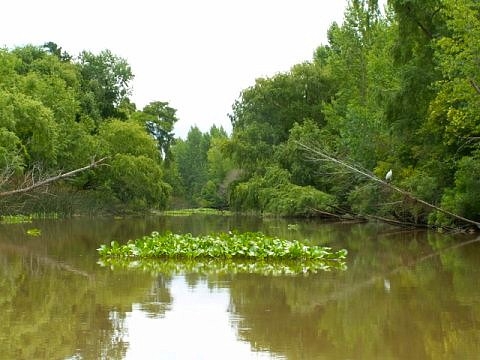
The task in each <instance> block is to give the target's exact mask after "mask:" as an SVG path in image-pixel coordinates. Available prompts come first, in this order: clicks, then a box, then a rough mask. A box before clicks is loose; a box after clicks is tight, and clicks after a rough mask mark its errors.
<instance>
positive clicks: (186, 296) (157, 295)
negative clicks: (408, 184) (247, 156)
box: [0, 216, 480, 359]
mask: <svg viewBox="0 0 480 360" xmlns="http://www.w3.org/2000/svg"><path fill="white" fill-rule="evenodd" d="M289 223H290V224H296V225H298V226H295V227H292V226H288V225H289ZM33 227H35V228H39V229H40V230H41V235H40V236H39V237H31V236H28V235H27V234H26V230H28V229H30V228H33ZM233 229H238V230H240V231H257V230H261V231H264V232H265V233H267V234H269V235H279V236H281V237H284V238H289V239H302V240H305V241H308V242H309V243H310V244H318V245H325V246H331V247H333V248H335V249H339V248H346V249H347V250H348V251H349V255H348V270H347V271H344V272H339V271H332V272H323V273H318V274H310V275H301V276H276V277H273V276H263V275H258V274H198V273H197V274H182V273H180V274H179V273H171V274H151V273H145V272H142V271H139V270H118V269H116V270H111V269H109V268H102V267H100V266H99V265H98V264H97V261H98V258H97V253H96V248H97V247H98V246H99V245H100V244H101V243H107V242H109V241H111V240H114V239H115V240H117V241H120V242H123V241H126V240H128V239H130V238H134V237H138V236H142V235H144V234H148V233H150V232H151V231H153V230H158V231H164V230H171V231H174V232H192V233H194V234H206V233H209V232H211V231H221V230H223V231H227V230H233ZM478 264H480V248H479V242H478V241H476V238H475V237H472V236H467V235H457V236H452V235H442V234H438V233H435V232H426V231H405V230H401V229H398V228H394V227H389V226H386V225H381V224H338V223H337V224H332V223H330V224H328V223H321V222H319V221H293V220H289V221H287V220H268V219H267V220H262V219H259V218H255V217H222V216H191V217H149V218H138V219H123V220H114V219H94V220H92V219H72V220H58V221H38V222H35V223H33V224H20V225H0V304H1V306H2V312H1V313H0V354H1V355H0V358H2V359H476V358H477V357H478V354H479V353H480V341H479V340H480V287H479V286H478V279H479V276H480V270H479V266H478Z"/></svg>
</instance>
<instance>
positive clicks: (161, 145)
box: [132, 101, 178, 162]
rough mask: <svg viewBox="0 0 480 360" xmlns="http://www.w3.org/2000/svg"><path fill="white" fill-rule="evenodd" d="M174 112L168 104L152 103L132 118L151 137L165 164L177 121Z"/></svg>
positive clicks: (168, 158)
mask: <svg viewBox="0 0 480 360" xmlns="http://www.w3.org/2000/svg"><path fill="white" fill-rule="evenodd" d="M176 112H177V110H176V109H174V108H172V107H170V106H169V105H168V102H162V101H154V102H151V103H149V104H148V105H147V106H145V107H144V108H143V110H142V111H138V112H136V113H134V114H133V116H132V117H133V118H134V119H136V120H137V121H138V122H139V123H140V124H142V125H143V126H145V127H146V129H147V131H148V132H149V134H150V135H152V136H153V138H154V139H155V140H156V142H157V148H158V151H159V153H160V155H161V158H162V159H163V160H165V161H167V162H168V161H169V160H170V157H171V153H170V147H171V146H172V144H173V141H174V134H173V127H174V125H175V123H176V122H177V121H178V118H177V116H176V115H175V113H176Z"/></svg>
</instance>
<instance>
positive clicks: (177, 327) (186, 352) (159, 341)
mask: <svg viewBox="0 0 480 360" xmlns="http://www.w3.org/2000/svg"><path fill="white" fill-rule="evenodd" d="M170 292H171V294H172V298H173V303H172V304H171V307H170V310H169V311H167V312H166V313H165V315H164V317H163V319H161V320H158V319H157V320H153V319H151V318H150V317H149V316H148V314H146V313H145V312H144V311H143V305H142V304H134V305H133V308H132V311H131V312H130V313H128V315H127V318H126V325H127V328H128V336H127V341H128V342H129V344H130V346H129V348H128V350H127V352H126V359H160V358H161V359H264V358H265V359H272V358H279V357H275V356H274V355H273V354H271V353H270V352H264V353H262V352H259V351H256V350H255V349H252V347H251V346H250V344H249V343H248V342H245V341H239V340H237V337H236V331H235V326H232V322H231V318H230V314H229V313H228V304H229V291H228V289H226V288H218V287H215V288H211V287H210V286H209V285H208V284H207V282H205V281H200V282H196V285H194V286H193V287H192V286H190V285H188V283H187V282H186V280H185V278H184V277H183V276H176V277H174V278H173V279H172V280H171V283H170Z"/></svg>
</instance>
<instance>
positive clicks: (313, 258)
mask: <svg viewBox="0 0 480 360" xmlns="http://www.w3.org/2000/svg"><path fill="white" fill-rule="evenodd" d="M98 252H99V254H100V257H101V262H102V264H104V265H108V264H110V265H114V264H116V265H119V264H121V265H123V266H130V267H144V265H145V264H146V263H147V262H151V260H152V259H161V260H165V259H174V260H179V261H183V262H184V263H185V261H186V262H191V261H195V262H196V263H197V264H199V263H201V264H205V262H211V261H212V260H215V261H221V262H223V264H225V265H224V267H226V268H228V267H229V266H235V267H236V268H237V269H238V268H240V269H246V270H248V269H249V268H252V269H253V268H255V267H256V268H259V269H263V270H262V271H259V272H262V273H263V272H265V271H264V269H265V268H267V269H270V268H271V269H272V271H277V270H278V269H285V271H284V272H295V273H298V272H314V271H316V270H329V269H332V268H337V269H343V268H345V261H344V260H345V257H346V255H347V251H346V250H339V251H333V250H332V249H331V248H328V247H320V246H308V245H305V244H303V243H301V242H299V241H297V240H292V241H290V240H282V239H279V238H277V237H269V236H266V235H264V234H262V233H251V232H246V233H236V232H229V233H215V234H210V235H205V236H193V235H191V234H181V235H180V234H173V233H171V232H167V233H165V234H160V233H158V232H153V233H152V234H151V235H148V236H144V237H142V238H140V239H137V240H130V241H128V242H127V243H126V244H124V245H120V244H118V243H117V242H116V241H112V242H111V243H110V245H101V246H100V248H99V249H98ZM232 264H239V266H236V265H232ZM220 267H221V266H220ZM276 269H277V270H276ZM278 271H281V270H278ZM247 272H248V271H247ZM253 272H256V271H253Z"/></svg>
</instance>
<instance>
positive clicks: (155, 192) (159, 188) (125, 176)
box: [108, 154, 170, 210]
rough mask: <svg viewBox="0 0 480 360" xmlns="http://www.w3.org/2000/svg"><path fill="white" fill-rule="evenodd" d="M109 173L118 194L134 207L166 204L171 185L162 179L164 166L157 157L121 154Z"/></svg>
mask: <svg viewBox="0 0 480 360" xmlns="http://www.w3.org/2000/svg"><path fill="white" fill-rule="evenodd" d="M108 175H109V176H108V184H110V188H111V189H112V191H113V193H114V194H115V196H116V197H117V198H118V199H120V200H121V201H122V202H123V203H124V204H126V205H130V206H131V207H132V208H133V210H145V209H149V208H155V209H162V208H164V207H165V206H166V203H167V199H168V195H169V192H170V186H169V185H167V184H165V183H164V182H163V181H162V169H161V168H160V166H159V164H158V163H157V162H155V160H153V159H151V158H148V157H146V156H143V155H140V156H133V155H130V154H118V155H116V156H115V157H114V159H113V160H112V162H111V168H110V169H109V173H108Z"/></svg>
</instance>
